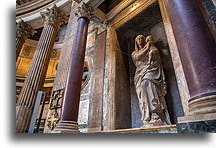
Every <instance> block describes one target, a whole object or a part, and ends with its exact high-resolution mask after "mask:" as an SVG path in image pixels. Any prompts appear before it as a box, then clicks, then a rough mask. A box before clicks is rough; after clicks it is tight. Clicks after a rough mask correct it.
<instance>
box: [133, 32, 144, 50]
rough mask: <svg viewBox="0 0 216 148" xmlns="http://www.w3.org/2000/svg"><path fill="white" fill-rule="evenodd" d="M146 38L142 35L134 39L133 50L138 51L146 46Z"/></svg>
mask: <svg viewBox="0 0 216 148" xmlns="http://www.w3.org/2000/svg"><path fill="white" fill-rule="evenodd" d="M145 40H146V38H145V36H144V35H138V36H137V37H136V39H135V50H140V49H141V48H143V47H144V46H145V44H146V41H145Z"/></svg>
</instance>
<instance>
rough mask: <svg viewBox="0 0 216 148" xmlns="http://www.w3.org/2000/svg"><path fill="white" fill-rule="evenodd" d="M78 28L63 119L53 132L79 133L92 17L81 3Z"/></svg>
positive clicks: (65, 96) (90, 12)
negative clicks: (89, 25)
mask: <svg viewBox="0 0 216 148" xmlns="http://www.w3.org/2000/svg"><path fill="white" fill-rule="evenodd" d="M75 14H76V16H77V17H78V28H77V32H76V35H75V39H74V44H73V49H72V54H71V61H70V67H69V73H68V78H67V83H66V88H65V94H64V99H63V107H62V112H61V119H60V121H59V123H58V124H57V125H56V128H55V129H54V131H53V132H60V133H72V132H78V124H77V118H78V111H79V102H80V93H81V84H82V74H83V66H84V59H85V48H86V40H87V33H88V24H89V20H90V17H91V16H92V9H91V8H90V7H88V6H87V5H86V4H85V3H81V4H80V6H79V7H78V12H77V13H75Z"/></svg>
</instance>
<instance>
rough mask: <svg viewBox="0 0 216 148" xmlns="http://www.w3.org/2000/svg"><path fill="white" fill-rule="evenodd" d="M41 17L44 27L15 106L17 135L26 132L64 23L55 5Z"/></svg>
mask: <svg viewBox="0 0 216 148" xmlns="http://www.w3.org/2000/svg"><path fill="white" fill-rule="evenodd" d="M41 15H42V17H43V18H44V21H45V25H44V28H43V31H42V34H41V36H40V39H39V42H38V45H37V48H36V51H35V54H34V56H33V59H32V63H31V66H30V69H29V72H28V75H27V77H26V79H25V82H24V85H23V88H22V90H21V93H20V97H19V99H18V101H17V104H16V131H17V132H18V133H24V132H27V131H28V128H29V124H30V120H31V116H32V112H33V109H34V105H35V100H36V95H37V92H38V91H39V90H40V89H41V88H42V87H43V83H44V80H45V76H46V71H47V68H48V64H49V60H50V57H51V53H52V50H53V45H54V41H55V39H56V35H57V32H58V28H59V25H60V24H62V23H64V22H65V21H64V19H62V18H63V17H62V16H60V15H62V13H59V9H58V8H57V7H56V6H55V5H54V6H53V7H52V8H50V9H48V10H47V11H45V12H42V13H41Z"/></svg>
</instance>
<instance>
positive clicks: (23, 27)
mask: <svg viewBox="0 0 216 148" xmlns="http://www.w3.org/2000/svg"><path fill="white" fill-rule="evenodd" d="M35 32H36V31H35V30H34V29H33V28H32V27H31V26H29V25H28V24H27V23H25V22H24V21H23V20H22V19H21V20H20V21H19V22H18V23H17V24H16V37H20V38H27V37H29V36H33V35H34V33H35Z"/></svg>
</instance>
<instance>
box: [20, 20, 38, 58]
mask: <svg viewBox="0 0 216 148" xmlns="http://www.w3.org/2000/svg"><path fill="white" fill-rule="evenodd" d="M34 33H35V31H34V30H33V29H32V27H31V26H29V25H28V24H26V23H25V22H24V21H23V20H21V21H20V22H18V23H17V25H16V60H17V58H18V57H19V54H20V51H21V49H22V47H23V44H24V43H25V40H26V39H27V38H28V37H29V36H32V35H33V34H34Z"/></svg>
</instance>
